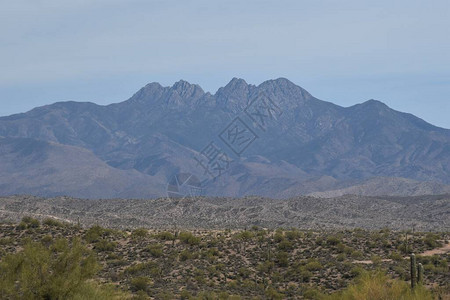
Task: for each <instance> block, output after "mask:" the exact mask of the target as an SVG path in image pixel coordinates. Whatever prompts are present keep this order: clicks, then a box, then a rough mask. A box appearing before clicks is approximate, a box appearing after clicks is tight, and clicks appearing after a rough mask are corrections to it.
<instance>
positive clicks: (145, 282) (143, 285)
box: [130, 276, 150, 292]
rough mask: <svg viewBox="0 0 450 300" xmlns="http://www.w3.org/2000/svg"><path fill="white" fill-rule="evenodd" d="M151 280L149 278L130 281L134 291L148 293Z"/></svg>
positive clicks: (136, 278) (137, 278)
mask: <svg viewBox="0 0 450 300" xmlns="http://www.w3.org/2000/svg"><path fill="white" fill-rule="evenodd" d="M149 283H150V280H149V279H148V278H147V277H141V276H139V277H135V278H132V279H131V281H130V286H131V290H132V291H135V292H137V291H147V289H148V286H149Z"/></svg>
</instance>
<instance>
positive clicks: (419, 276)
mask: <svg viewBox="0 0 450 300" xmlns="http://www.w3.org/2000/svg"><path fill="white" fill-rule="evenodd" d="M417 283H418V284H422V283H423V266H422V264H421V263H419V264H418V265H417Z"/></svg>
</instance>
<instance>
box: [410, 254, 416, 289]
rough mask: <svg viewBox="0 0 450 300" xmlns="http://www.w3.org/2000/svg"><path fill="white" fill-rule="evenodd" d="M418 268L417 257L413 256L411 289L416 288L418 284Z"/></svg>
mask: <svg viewBox="0 0 450 300" xmlns="http://www.w3.org/2000/svg"><path fill="white" fill-rule="evenodd" d="M416 275H417V268H416V256H415V255H414V253H412V254H411V288H415V287H416V283H417V276H416Z"/></svg>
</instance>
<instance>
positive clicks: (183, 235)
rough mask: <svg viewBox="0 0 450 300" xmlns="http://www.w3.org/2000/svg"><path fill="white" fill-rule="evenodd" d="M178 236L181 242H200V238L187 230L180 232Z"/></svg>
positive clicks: (193, 243) (194, 243) (196, 243)
mask: <svg viewBox="0 0 450 300" xmlns="http://www.w3.org/2000/svg"><path fill="white" fill-rule="evenodd" d="M178 238H179V239H180V241H181V242H183V243H185V244H188V245H191V246H194V245H198V244H200V238H199V237H197V236H195V235H193V234H192V233H190V232H187V231H183V232H180V234H179V235H178Z"/></svg>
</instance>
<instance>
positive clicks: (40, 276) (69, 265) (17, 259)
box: [0, 239, 107, 299]
mask: <svg viewBox="0 0 450 300" xmlns="http://www.w3.org/2000/svg"><path fill="white" fill-rule="evenodd" d="M59 250H60V251H57V252H54V251H53V252H52V251H51V250H48V249H47V248H45V247H44V246H43V245H42V244H40V243H34V242H27V243H26V244H25V246H24V250H23V251H22V252H19V253H17V254H10V255H7V256H6V257H5V258H4V259H3V260H2V262H1V263H0V295H2V298H5V299H17V297H19V298H23V299H80V298H79V297H80V295H82V294H86V293H91V294H92V293H97V292H98V293H100V294H101V293H102V292H100V291H98V289H96V288H95V287H94V286H93V285H91V284H88V283H87V280H88V279H90V278H92V277H93V276H94V274H95V273H96V272H97V271H98V269H99V265H98V264H97V262H96V259H95V256H94V255H93V253H92V252H91V251H89V250H88V249H86V248H85V247H84V246H83V245H82V244H81V242H80V240H78V239H74V240H73V241H72V244H71V245H69V243H68V242H67V240H64V242H60V248H59ZM105 293H107V292H105Z"/></svg>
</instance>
